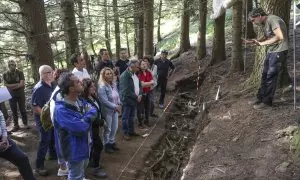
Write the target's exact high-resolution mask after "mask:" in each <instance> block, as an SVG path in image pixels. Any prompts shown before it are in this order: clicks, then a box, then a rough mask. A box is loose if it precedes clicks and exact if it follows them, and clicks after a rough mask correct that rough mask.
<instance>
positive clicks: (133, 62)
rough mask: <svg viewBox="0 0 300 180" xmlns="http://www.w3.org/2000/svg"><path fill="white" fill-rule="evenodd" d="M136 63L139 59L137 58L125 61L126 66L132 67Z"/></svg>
mask: <svg viewBox="0 0 300 180" xmlns="http://www.w3.org/2000/svg"><path fill="white" fill-rule="evenodd" d="M136 63H139V61H138V60H137V59H132V60H130V61H129V62H128V63H127V65H128V67H133V66H135V65H136Z"/></svg>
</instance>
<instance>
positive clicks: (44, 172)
mask: <svg viewBox="0 0 300 180" xmlns="http://www.w3.org/2000/svg"><path fill="white" fill-rule="evenodd" d="M34 173H35V174H38V175H40V176H48V175H49V172H48V171H47V170H46V169H35V171H34Z"/></svg>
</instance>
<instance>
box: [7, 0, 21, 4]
mask: <svg viewBox="0 0 300 180" xmlns="http://www.w3.org/2000/svg"><path fill="white" fill-rule="evenodd" d="M8 1H10V2H13V3H17V4H19V3H21V2H20V1H17V0H8Z"/></svg>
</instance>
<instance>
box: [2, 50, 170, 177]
mask: <svg viewBox="0 0 300 180" xmlns="http://www.w3.org/2000/svg"><path fill="white" fill-rule="evenodd" d="M69 62H70V63H71V64H72V65H73V66H74V69H73V70H72V71H71V72H69V71H68V70H66V69H55V70H53V69H52V67H50V66H48V65H42V66H40V67H39V76H40V81H39V82H38V83H37V84H36V85H35V86H34V88H33V90H32V98H31V106H32V110H33V115H34V120H35V124H36V129H37V131H38V132H39V144H38V149H37V154H36V161H35V169H34V171H32V169H31V166H30V164H29V160H28V157H27V156H26V155H25V154H24V153H23V152H22V151H21V150H20V149H19V148H18V147H17V146H16V144H15V143H14V142H13V141H12V140H11V139H9V137H8V135H7V134H8V132H7V129H6V123H5V122H6V121H5V119H6V118H8V117H7V116H8V115H7V116H6V117H4V115H3V113H2V112H1V111H0V157H2V158H4V159H6V160H8V161H10V162H12V163H13V164H14V165H16V166H17V167H18V169H19V171H20V174H21V176H22V177H23V178H24V179H25V180H33V179H35V177H34V174H35V175H39V176H47V175H49V171H48V170H47V169H48V168H47V167H45V165H44V161H45V159H46V156H47V154H48V159H50V160H57V163H58V166H59V168H58V171H57V176H67V178H68V179H69V180H82V179H85V169H86V168H91V169H92V173H93V176H95V177H98V178H106V177H108V174H107V173H106V172H105V170H104V169H102V163H103V162H102V161H101V153H102V151H103V149H104V151H105V152H106V153H115V152H117V151H120V150H121V149H120V148H119V146H118V142H117V140H116V134H117V131H118V125H119V117H121V118H120V119H121V123H120V124H121V127H122V134H123V138H124V139H125V140H131V139H132V138H133V137H138V136H140V135H139V134H138V133H137V132H136V130H135V119H137V123H138V126H137V127H138V128H141V129H144V128H146V126H147V127H151V124H152V121H151V117H154V118H155V117H157V115H156V114H154V106H155V91H156V90H159V88H160V91H161V97H160V100H159V107H161V108H163V107H164V97H165V91H166V85H167V79H168V77H169V76H170V75H171V74H172V72H173V70H174V65H173V64H172V62H171V61H170V60H168V59H167V51H162V53H161V58H160V59H158V60H156V61H154V59H153V57H152V56H144V57H143V59H140V60H135V59H133V60H129V59H128V55H127V49H123V48H122V49H120V59H118V60H117V61H116V62H115V63H113V61H112V60H111V59H110V56H109V53H108V51H107V50H106V49H100V51H99V60H98V61H97V63H96V65H95V70H96V79H92V77H93V76H92V75H90V74H89V72H88V71H87V69H86V68H85V67H86V61H85V59H84V56H83V54H73V55H72V56H71V57H70V59H69ZM8 67H9V70H8V71H7V72H6V73H5V74H4V84H5V86H6V87H7V88H8V90H9V92H10V93H11V95H12V98H11V99H10V106H11V109H12V113H13V120H14V126H13V128H12V129H11V131H9V132H10V133H13V132H16V131H18V130H19V129H20V127H19V124H18V112H17V107H19V110H20V113H21V116H22V121H23V125H24V128H26V129H27V128H29V126H28V121H27V115H26V108H25V92H24V87H25V78H24V74H23V72H22V71H21V70H19V69H17V68H16V63H15V61H13V60H10V61H9V62H8ZM1 109H2V105H1ZM104 163H105V162H104Z"/></svg>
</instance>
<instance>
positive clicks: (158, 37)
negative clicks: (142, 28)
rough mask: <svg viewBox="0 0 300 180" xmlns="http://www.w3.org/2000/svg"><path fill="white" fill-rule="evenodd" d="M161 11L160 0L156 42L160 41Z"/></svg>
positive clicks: (160, 1) (160, 2)
mask: <svg viewBox="0 0 300 180" xmlns="http://www.w3.org/2000/svg"><path fill="white" fill-rule="evenodd" d="M161 9H162V0H159V6H158V19H157V42H159V41H161V40H162V38H161V34H160V21H161Z"/></svg>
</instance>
